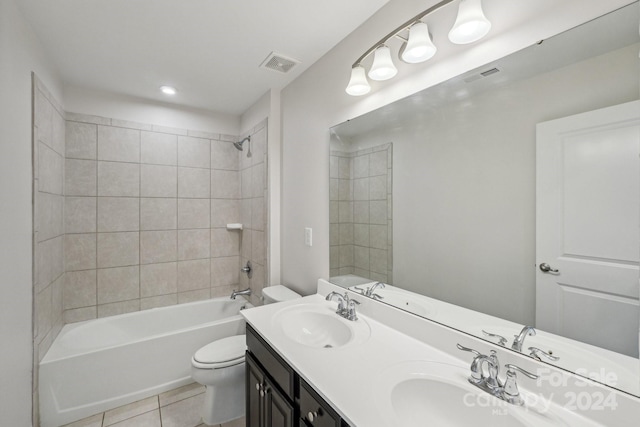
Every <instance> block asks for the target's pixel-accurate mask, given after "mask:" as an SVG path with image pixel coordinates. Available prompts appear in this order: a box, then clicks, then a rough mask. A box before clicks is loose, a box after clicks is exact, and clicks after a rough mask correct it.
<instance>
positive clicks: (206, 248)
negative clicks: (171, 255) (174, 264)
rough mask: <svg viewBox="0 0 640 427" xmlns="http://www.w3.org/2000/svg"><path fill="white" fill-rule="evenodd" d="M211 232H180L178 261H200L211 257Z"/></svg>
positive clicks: (206, 230) (203, 230) (204, 230)
mask: <svg viewBox="0 0 640 427" xmlns="http://www.w3.org/2000/svg"><path fill="white" fill-rule="evenodd" d="M210 243H211V242H210V230H209V229H208V228H207V229H199V230H178V259H179V260H188V259H199V258H209V256H210Z"/></svg>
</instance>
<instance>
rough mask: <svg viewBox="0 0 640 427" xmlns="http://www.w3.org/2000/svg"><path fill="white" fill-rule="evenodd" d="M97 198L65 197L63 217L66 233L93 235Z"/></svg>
mask: <svg viewBox="0 0 640 427" xmlns="http://www.w3.org/2000/svg"><path fill="white" fill-rule="evenodd" d="M96 212H97V198H96V197H71V196H67V197H65V205H64V216H65V231H66V232H67V233H95V231H96V229H97V227H96V218H97V217H96Z"/></svg>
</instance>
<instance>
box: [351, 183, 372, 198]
mask: <svg viewBox="0 0 640 427" xmlns="http://www.w3.org/2000/svg"><path fill="white" fill-rule="evenodd" d="M353 200H369V178H357V179H354V180H353Z"/></svg>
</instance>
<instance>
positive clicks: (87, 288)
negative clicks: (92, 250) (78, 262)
mask: <svg viewBox="0 0 640 427" xmlns="http://www.w3.org/2000/svg"><path fill="white" fill-rule="evenodd" d="M62 295H63V303H62V306H63V308H64V309H65V310H69V309H72V308H80V307H89V306H95V305H96V301H97V282H96V270H84V271H68V272H67V273H66V274H65V281H64V288H63V291H62Z"/></svg>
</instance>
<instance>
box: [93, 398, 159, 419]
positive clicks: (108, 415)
mask: <svg viewBox="0 0 640 427" xmlns="http://www.w3.org/2000/svg"><path fill="white" fill-rule="evenodd" d="M158 408H159V407H158V396H153V397H149V398H147V399H143V400H139V401H137V402H133V403H130V404H128V405H125V406H121V407H119V408H116V409H112V410H110V411H107V412H105V413H104V422H103V426H110V425H112V424H115V423H118V422H120V421H123V420H126V419H129V418H132V417H135V416H136V415H140V414H144V413H145V412H149V411H153V410H154V409H158Z"/></svg>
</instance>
